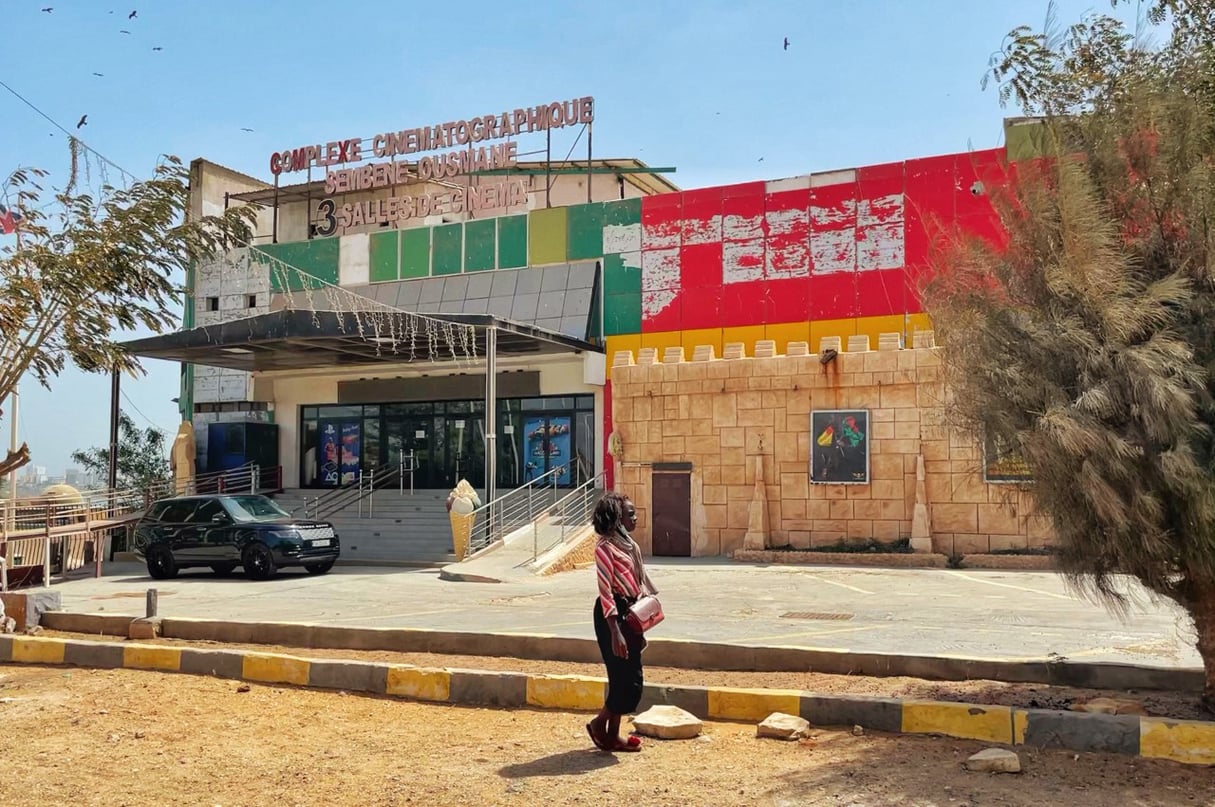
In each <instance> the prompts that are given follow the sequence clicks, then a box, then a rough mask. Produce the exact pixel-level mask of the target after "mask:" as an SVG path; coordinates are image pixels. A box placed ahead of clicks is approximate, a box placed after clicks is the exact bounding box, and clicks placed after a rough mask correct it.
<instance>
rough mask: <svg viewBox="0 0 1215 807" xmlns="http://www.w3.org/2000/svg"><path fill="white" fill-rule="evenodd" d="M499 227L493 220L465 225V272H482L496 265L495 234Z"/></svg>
mask: <svg viewBox="0 0 1215 807" xmlns="http://www.w3.org/2000/svg"><path fill="white" fill-rule="evenodd" d="M497 231H498V225H497V223H496V222H495V221H494V220H493V219H476V220H474V221H470V222H468V223H467V224H465V225H464V271H466V272H482V271H485V270H486V269H493V268H494V265H495V260H494V259H495V255H494V252H495V247H496V246H497V245H496V243H495V241H496V239H495V234H496V233H497Z"/></svg>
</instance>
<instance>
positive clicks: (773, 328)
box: [764, 320, 810, 356]
mask: <svg viewBox="0 0 1215 807" xmlns="http://www.w3.org/2000/svg"><path fill="white" fill-rule="evenodd" d="M764 338H765V339H771V340H773V341H774V342H776V355H778V356H783V355H785V354H786V353H787V350H786V349H787V348H788V347H789V343H790V342H809V341H810V322H809V321H808V320H807V321H806V322H780V323H775V324H772V325H765V326H764Z"/></svg>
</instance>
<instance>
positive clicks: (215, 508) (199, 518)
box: [190, 499, 224, 524]
mask: <svg viewBox="0 0 1215 807" xmlns="http://www.w3.org/2000/svg"><path fill="white" fill-rule="evenodd" d="M223 513H224V508H223V505H221V504H220V503H219V500H218V499H208V500H207V501H205V502H203V503H202V504H200V505H199V506H198V508H197V509H196V510H195V511H194V514H193V515H192V516H190V523H191V524H208V523H210V522H211V520H212V519H213V518H215V517H216V516H218V515H221V514H223Z"/></svg>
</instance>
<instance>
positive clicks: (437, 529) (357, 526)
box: [274, 487, 456, 566]
mask: <svg viewBox="0 0 1215 807" xmlns="http://www.w3.org/2000/svg"><path fill="white" fill-rule="evenodd" d="M317 498H318V491H315V490H298V489H293V490H284V491H283V492H281V493H279V494H277V495H275V497H274V500H275V501H276V502H277V503H278V505H279V506H280V507H282V508H283V509H284V510H287V511H288V512H290V513H291V514H293V515H296V516H300V517H306V518H312V517H313V515H312V514H313V512H314V507H315V505H314V502H315V501H316V499H317ZM446 501H447V491H446V490H416V491H413V492H412V493H411V492H410V491H409V490H406V491H404V492H401V491H399V490H398V489H397V488H396V487H388V488H383V489H379V490H376V491H374V492H372V493H365V494H363V496H362V497H361V498H358V499H354V500H352V501H349V502H347V503H344V504H343V505H342V506H341V509H338V510H336V511H334V512H328V513H327V512H325V510H324V506H323V504H322V509H321V511H320V515H319V518H320V519H321V520H323V521H328V522H331V523H332V524H333V526H334V529H335V530H337V534H338V536H339V537H340V538H341V541H342V556H341V560H340V561H339V562H340V563H343V564H361V565H377V564H383V565H396V566H437V565H441V564H444V563H451V562H452V561H454V560H455V559H456V556H455V555H454V554H453V552H452V543H451V523H450V521H449V520H448V516H447V506H446Z"/></svg>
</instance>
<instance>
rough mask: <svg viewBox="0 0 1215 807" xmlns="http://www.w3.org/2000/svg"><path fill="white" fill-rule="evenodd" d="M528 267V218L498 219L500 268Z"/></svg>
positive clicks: (507, 217)
mask: <svg viewBox="0 0 1215 807" xmlns="http://www.w3.org/2000/svg"><path fill="white" fill-rule="evenodd" d="M523 266H527V216H526V215H524V216H503V217H502V218H500V219H498V268H499V269H518V268H521V267H523Z"/></svg>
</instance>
